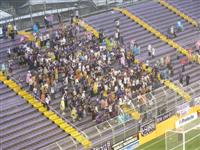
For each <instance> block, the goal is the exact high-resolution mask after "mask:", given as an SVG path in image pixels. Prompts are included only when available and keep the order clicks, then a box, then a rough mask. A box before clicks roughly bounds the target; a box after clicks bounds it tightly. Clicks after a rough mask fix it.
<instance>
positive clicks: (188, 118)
mask: <svg viewBox="0 0 200 150" xmlns="http://www.w3.org/2000/svg"><path fill="white" fill-rule="evenodd" d="M197 118H198V115H197V112H195V113H192V114H190V115H187V116H185V117H183V118H182V119H180V120H178V121H176V128H179V127H182V126H184V125H186V124H188V123H190V122H192V121H193V120H195V119H197Z"/></svg>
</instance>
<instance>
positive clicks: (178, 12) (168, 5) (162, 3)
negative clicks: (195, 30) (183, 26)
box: [159, 0, 198, 27]
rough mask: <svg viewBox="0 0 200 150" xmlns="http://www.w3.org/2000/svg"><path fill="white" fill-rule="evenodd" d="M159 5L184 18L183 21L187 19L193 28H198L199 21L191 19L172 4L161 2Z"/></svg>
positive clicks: (163, 0) (160, 0) (161, 0)
mask: <svg viewBox="0 0 200 150" xmlns="http://www.w3.org/2000/svg"><path fill="white" fill-rule="evenodd" d="M159 3H160V4H161V5H162V6H164V7H166V8H168V9H169V10H171V11H172V12H174V13H175V14H177V15H178V16H180V17H182V18H183V19H185V20H186V21H188V22H189V23H191V24H192V25H193V26H195V27H197V26H198V23H197V21H195V20H194V19H192V18H191V17H189V16H188V15H186V14H185V13H183V12H181V11H180V10H178V9H177V8H176V7H174V6H172V5H171V4H169V3H167V2H166V1H165V0H159Z"/></svg>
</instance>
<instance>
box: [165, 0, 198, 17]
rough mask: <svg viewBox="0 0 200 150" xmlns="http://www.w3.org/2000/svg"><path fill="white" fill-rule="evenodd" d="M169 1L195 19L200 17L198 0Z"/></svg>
mask: <svg viewBox="0 0 200 150" xmlns="http://www.w3.org/2000/svg"><path fill="white" fill-rule="evenodd" d="M167 2H168V3H170V4H171V5H173V6H175V7H176V8H178V9H179V10H180V11H182V12H184V13H185V14H186V15H188V16H190V17H192V18H193V19H200V3H199V1H198V0H188V1H180V0H168V1H167Z"/></svg>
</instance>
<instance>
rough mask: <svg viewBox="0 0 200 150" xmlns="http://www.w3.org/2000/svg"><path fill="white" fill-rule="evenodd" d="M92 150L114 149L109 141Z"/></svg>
mask: <svg viewBox="0 0 200 150" xmlns="http://www.w3.org/2000/svg"><path fill="white" fill-rule="evenodd" d="M92 150H112V147H111V143H110V141H108V142H106V143H104V144H101V145H100V146H97V147H95V148H92Z"/></svg>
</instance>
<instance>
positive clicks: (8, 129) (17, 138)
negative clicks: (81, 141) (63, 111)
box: [0, 83, 67, 150]
mask: <svg viewBox="0 0 200 150" xmlns="http://www.w3.org/2000/svg"><path fill="white" fill-rule="evenodd" d="M0 106H1V113H0V139H1V145H0V149H2V150H22V149H23V150H30V148H31V149H32V150H38V149H39V148H41V147H44V146H46V145H49V144H50V143H52V142H56V141H58V140H61V139H63V138H65V137H66V136H67V134H66V133H65V132H63V131H62V130H61V129H60V128H59V127H58V126H56V125H55V124H54V123H52V122H51V121H50V120H48V119H47V118H46V117H44V116H43V115H42V114H41V113H40V112H38V111H37V110H36V109H35V108H33V107H32V106H31V105H30V104H28V103H27V102H26V101H25V100H24V99H22V98H21V97H19V96H18V95H16V93H15V92H13V91H11V90H10V89H8V88H7V87H6V86H5V85H4V84H1V83H0Z"/></svg>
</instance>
